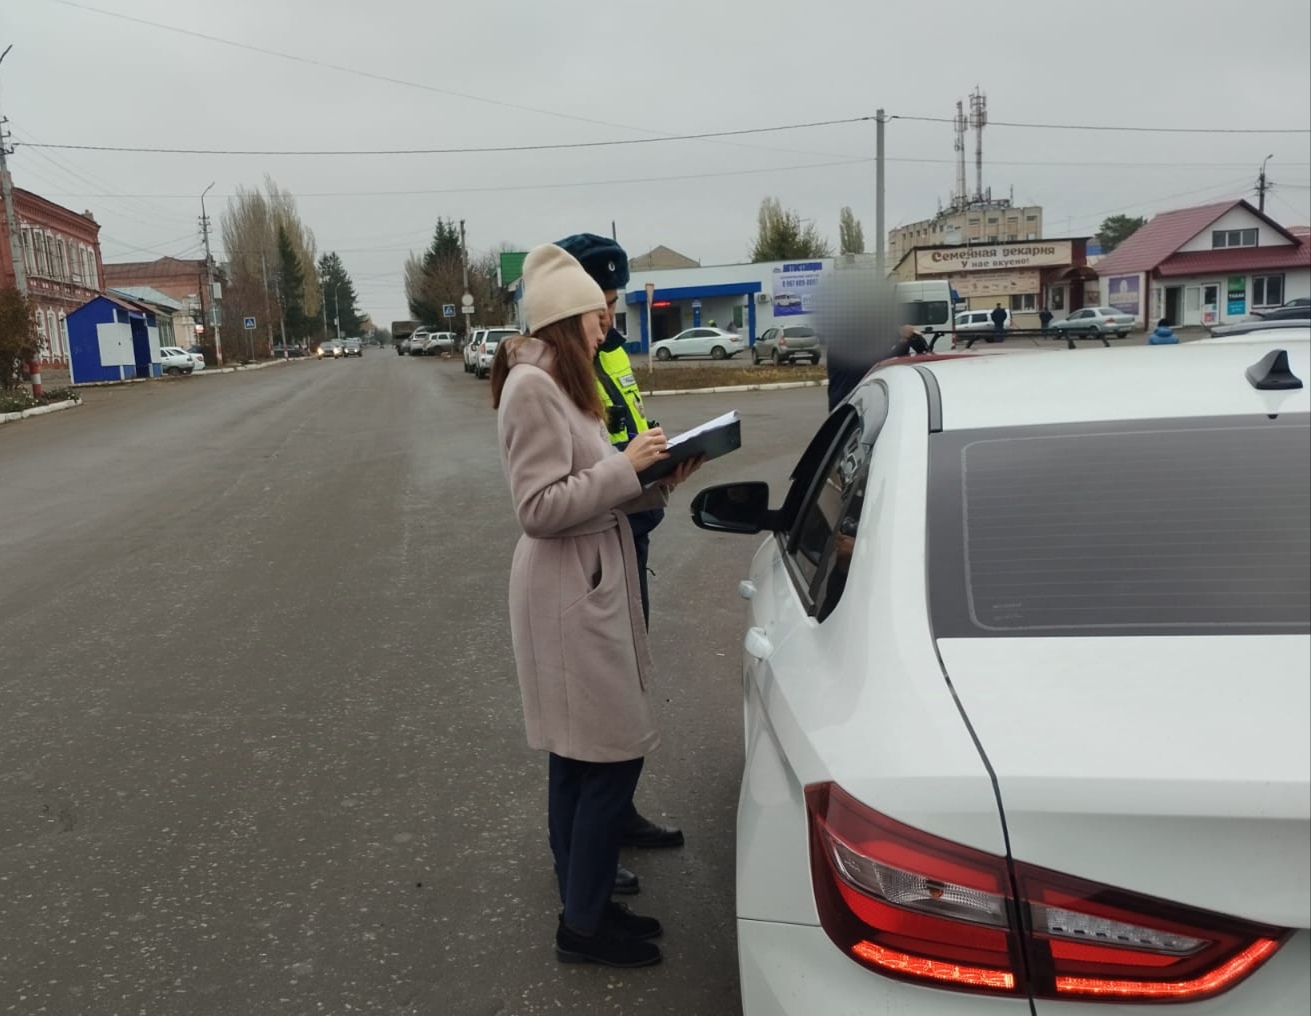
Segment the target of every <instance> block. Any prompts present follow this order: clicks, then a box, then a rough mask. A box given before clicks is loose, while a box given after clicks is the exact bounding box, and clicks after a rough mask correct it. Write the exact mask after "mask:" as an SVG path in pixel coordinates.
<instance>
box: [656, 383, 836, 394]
mask: <svg viewBox="0 0 1311 1016" xmlns="http://www.w3.org/2000/svg"><path fill="white" fill-rule="evenodd" d="M827 384H828V382H827V381H777V382H775V383H773V384H759V385H720V386H719V387H718V388H671V389H669V390H668V391H663V392H649V393H648V394H647V396H646V397H647V398H655V397H656V396H657V395H723V394H727V393H730V392H781V391H783V390H784V389H787V388H823V387H825V386H826V385H827Z"/></svg>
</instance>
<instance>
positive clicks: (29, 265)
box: [22, 226, 36, 275]
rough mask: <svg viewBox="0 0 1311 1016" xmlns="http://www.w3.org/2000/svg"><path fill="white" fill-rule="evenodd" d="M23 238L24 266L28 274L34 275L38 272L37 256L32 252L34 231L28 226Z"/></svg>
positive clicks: (23, 231)
mask: <svg viewBox="0 0 1311 1016" xmlns="http://www.w3.org/2000/svg"><path fill="white" fill-rule="evenodd" d="M22 237H23V265H24V267H26V269H27V274H28V275H32V274H34V273H35V272H36V256H35V254H34V253H33V251H32V230H31V229H30V228H28V227H27V226H24V227H23V229H22Z"/></svg>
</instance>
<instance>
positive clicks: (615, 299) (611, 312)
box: [601, 289, 619, 332]
mask: <svg viewBox="0 0 1311 1016" xmlns="http://www.w3.org/2000/svg"><path fill="white" fill-rule="evenodd" d="M618 304H619V292H618V290H614V289H607V290H606V291H605V320H604V321H602V322H601V324H602V325H603V327H604V328H605V330H606V331H607V332H608V331H609V330H610V329H611V328H613V327H614V326H615V307H616V306H618Z"/></svg>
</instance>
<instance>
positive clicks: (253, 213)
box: [219, 176, 323, 339]
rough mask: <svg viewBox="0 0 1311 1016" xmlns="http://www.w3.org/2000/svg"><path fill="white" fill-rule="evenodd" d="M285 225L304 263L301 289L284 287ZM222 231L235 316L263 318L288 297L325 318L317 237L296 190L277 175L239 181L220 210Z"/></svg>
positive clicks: (229, 305) (308, 315)
mask: <svg viewBox="0 0 1311 1016" xmlns="http://www.w3.org/2000/svg"><path fill="white" fill-rule="evenodd" d="M279 231H285V233H286V236H287V238H288V240H289V241H290V245H291V249H292V251H293V252H294V256H295V259H296V262H297V264H298V266H299V268H300V271H299V273H293V274H296V275H298V277H299V279H300V282H299V286H300V292H299V293H295V294H281V293H279V291H278V287H277V280H278V278H279V274H280V273H279V265H280V254H279V249H278V236H279ZM219 234H220V236H221V237H222V238H223V247H224V250H225V251H226V253H227V259H228V273H229V277H230V286H229V293H228V297H227V299H225V301H224V303H225V307H226V310H227V317H228V318H229V320H238V319H239V318H240V317H244V316H252V317H256V318H263V317H266V316H267V314H268V310H267V308H268V307H273V308H274V313H275V314H276V313H278V309H279V308H280V307H281V306H282V305H283V304H284V303H285V304H286V305H288V306H294V307H297V308H298V309H303V311H304V316H305V319H306V320H307V321H309V322H317V321H318V320H319V318H320V317H321V312H322V307H323V304H322V300H323V296H322V293H321V291H320V287H319V277H318V272H317V270H316V265H315V261H316V258H317V243H316V241H315V239H314V233H313V231H312V230H311V229H310V228H309V227H308V226H306V225H305V223H304V222H303V221H302V220H301V217H300V212H299V210H298V209H297V207H296V199H295V197H294V196H293V195H292V194H291V192H290V191H286V190H283V189H282V188H281V187H279V186H278V185H277V183H276V182H274V180H273V178H272V177H271V176H265V178H264V189H263V190H261V189H259V188H258V187H256V188H254V189H247V188H245V187H238V188H237V193H236V195H235V196H234V197H233V198H231V199H230V200H229V201H228V204H227V207H226V208H225V209H224V210H223V213H222V215H220V216H219ZM280 297H281V298H282V299H281V301H280ZM270 324H273V322H270ZM274 330H275V331H276V328H275V329H274ZM305 337H306V336H303V335H295V336H288V338H297V339H301V338H305Z"/></svg>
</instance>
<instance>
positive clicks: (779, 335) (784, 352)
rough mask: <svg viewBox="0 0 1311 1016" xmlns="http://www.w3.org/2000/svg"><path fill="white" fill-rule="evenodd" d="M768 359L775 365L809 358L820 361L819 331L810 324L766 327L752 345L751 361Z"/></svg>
mask: <svg viewBox="0 0 1311 1016" xmlns="http://www.w3.org/2000/svg"><path fill="white" fill-rule="evenodd" d="M761 360H768V361H769V362H770V363H772V364H774V366H776V367H777V366H778V365H779V364H783V363H793V362H794V361H796V360H809V361H810V362H811V363H819V333H818V332H816V331H815V329H813V328H811V327H810V325H787V326H786V327H784V328H778V327H774V328H766V329H765V331H764V333H763V334H762V335H761V336H760V338H758V339H756V344H755V345H754V346H752V347H751V362H752V363H760V361H761Z"/></svg>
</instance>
